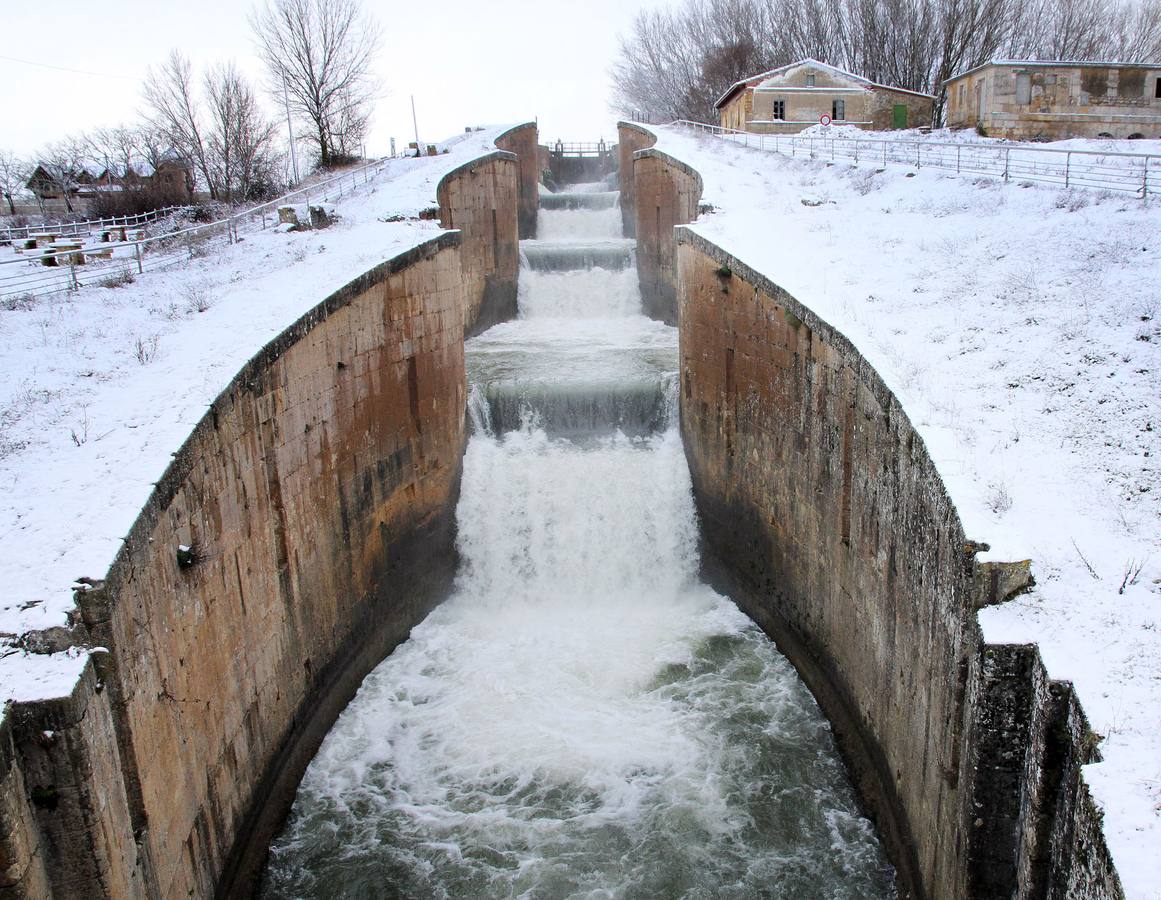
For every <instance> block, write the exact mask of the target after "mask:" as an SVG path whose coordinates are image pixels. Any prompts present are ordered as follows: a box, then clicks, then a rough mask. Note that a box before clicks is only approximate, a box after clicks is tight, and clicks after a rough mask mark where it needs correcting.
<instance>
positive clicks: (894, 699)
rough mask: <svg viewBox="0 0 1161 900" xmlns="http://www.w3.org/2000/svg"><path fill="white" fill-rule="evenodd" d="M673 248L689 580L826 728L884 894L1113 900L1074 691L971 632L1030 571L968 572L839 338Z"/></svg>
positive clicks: (900, 425) (951, 523)
mask: <svg viewBox="0 0 1161 900" xmlns="http://www.w3.org/2000/svg"><path fill="white" fill-rule="evenodd" d="M647 152H650V151H647ZM639 162H640V160H638V162H637V163H635V167H636V166H637V165H638V164H639ZM637 171H638V174H637V178H638V191H639V201H638V202H639V206H638V210H639V212H640V190H641V182H640V170H639V169H638V170H637ZM638 221H640V215H638ZM639 240H640V235H639ZM661 242H662V244H664V243H666V239H665V238H664V237H662V238H661ZM676 242H677V266H678V270H679V271H678V292H677V293H678V302H679V315H678V318H679V328H680V365H681V373H680V377H681V387H680V390H681V429H682V437H683V440H684V444H685V448H686V455H687V458H688V460H689V464H690V470H691V473H692V478H693V485H694V493H695V496H696V500H697V504H698V510H699V514H700V517H701V521H702V525H703V529H702V530H703V540H704V544H705V554H704V557H705V562H706V567H707V576H708V577H709V578H710V579H711V581H713V582H715V583H717V584H718V585H719V587H721V588H722V589H724V590H726V591H728V592H729V593H730V594H731V595H732V596H734V597H735V598H736V600H737V601H738V603H739V604H740V605H741V606H742V607H743V609H745V610H746V612H747V613H748V614H749V615H750V616H751V617H752V618H753V619H754V620H755V621H756V622H758V624H759V625H761V626H762V627H763V629H764V630H766V631H767V632H768V633H769V634H770V635H771V636H772V637H774V639H775V640H776V641H777V642H778V645H779V647H780V648H781V649H782V650H783V651H784V652H785V653H786V654H787V655H788V656H789V657H790V659H791V660H792V661H793V662H794V664H795V665H796V667H797V668H798V669H799V671H800V673H801V674H802V676H803V678H804V680H805V681H806V682H807V684H808V685H809V686H810V688H811V689H812V691H813V692H814V694H815V696H816V698H817V699H818V701H819V703H820V705H821V706H822V707H823V709H824V711H825V712H826V713H827V715H828V717H829V718H830V720H831V722H832V724H833V725H834V728H835V732H836V735H837V737H838V739H839V744H840V748H841V749H842V750H843V752H844V755H845V756H846V758H847V759H848V761H849V763H850V765H851V768H852V772H853V775H854V777H855V780H856V782H857V784H858V786H859V788H860V793H861V795H862V797H863V798H864V800H865V801H866V803H867V805H868V807H869V811H870V812H871V813H872V815H873V816H874V818H875V819H876V821H877V823H878V825H879V827H880V832H881V834H882V836H883V838H884V840H885V842H886V844H887V846H888V848H889V851H890V852H891V855H892V858H893V860H894V862H895V863H896V866H897V869H898V872H899V876H900V888H901V894H902V896H906V897H931V898H979V900H984V898H996V897H1021V898H1023V897H1028V898H1032V897H1037V898H1039V897H1049V898H1060V900H1064V898H1077V897H1093V898H1116V897H1120V896H1121V890H1120V886H1119V882H1118V880H1117V877H1116V873H1115V871H1114V870H1113V867H1112V864H1111V861H1110V858H1109V854H1108V851H1107V848H1106V846H1105V843H1104V839H1103V836H1102V834H1101V830H1100V816H1099V813H1098V812H1097V811H1096V810H1095V807H1094V805H1093V803H1092V801H1091V798H1090V796H1089V794H1088V790H1087V788H1086V787H1085V785H1084V783H1083V780H1082V779H1081V774H1080V767H1081V766H1082V765H1083V764H1085V763H1087V762H1091V761H1093V760H1094V759H1096V758H1097V757H1096V751H1095V742H1094V740H1093V736H1092V734H1091V733H1090V732H1089V730H1088V727H1087V724H1086V722H1085V720H1084V716H1083V713H1082V711H1081V710H1080V707H1079V705H1078V704H1077V702H1076V700H1075V698H1074V696H1073V694H1072V689H1071V685H1069V684H1067V683H1063V682H1053V681H1051V680H1050V679H1049V678H1048V677H1047V675H1046V673H1045V670H1044V667H1043V665H1042V663H1041V661H1040V658H1039V654H1038V653H1037V651H1036V648H1035V647H1025V646H991V645H986V644H984V643H983V641H982V639H981V636H980V630H979V628H978V625H977V622H976V615H975V613H976V610H977V609H978V608H979V607H980V606H982V605H984V604H986V603H994V602H999V601H1002V600H1003V599H1004V598H1005V597H1006V596H1008V595H1010V593H1011V592H1012V591H1014V590H1018V589H1020V588H1022V587H1024V586H1026V585H1027V584H1028V583H1029V575H1028V563H1027V561H1024V562H1022V563H1014V564H1005V563H984V564H981V563H977V561H976V559H975V554H976V553H977V552H978V551H979V549H981V545H979V544H975V543H973V542H972V541H970V540H968V539H967V536H966V535H965V534H964V533H963V528H962V526H961V524H960V521H959V517H958V515H957V513H956V510H955V507H954V505H953V504H952V502H951V500H950V498H949V497H948V495H947V492H946V490H945V488H944V486H943V483H942V481H941V479H940V477H939V474H938V472H937V471H936V470H935V467H934V465H933V463H932V461H931V459H930V457H929V456H928V454H927V451H926V449H925V447H924V445H923V441H922V439H921V438H920V437H919V435H918V434H917V433H916V431H915V430H914V428H913V427H912V426H911V423H910V422H909V421H908V419H907V416H906V414H905V413H904V411H903V409H902V408H901V407H900V405H899V402H898V400H897V399H896V398H895V397H894V395H893V394H892V393H891V392H890V391H889V390H888V389H887V387H886V385H885V384H884V383H883V382H882V380H881V379H880V377H879V376H878V374H877V373H876V372H875V370H874V369H873V368H872V367H871V366H870V365H869V364H868V363H867V361H866V360H865V359H864V358H863V357H862V355H861V354H860V353H859V352H858V350H857V349H856V348H855V347H854V346H853V345H852V344H851V343H850V342H849V341H848V340H847V339H846V338H845V337H844V336H843V335H842V334H841V333H839V332H838V331H836V330H835V329H834V328H832V327H831V326H830V325H829V324H828V323H826V322H824V321H823V320H821V319H820V318H819V317H818V316H816V315H815V314H814V313H813V312H812V311H811V310H810V309H809V308H808V307H806V306H804V305H803V304H802V303H800V302H798V301H797V300H796V299H795V298H793V297H791V296H790V295H788V294H787V293H786V292H785V291H783V290H782V289H781V288H779V287H778V286H777V285H776V284H774V283H773V282H771V281H770V280H769V279H767V278H766V277H764V276H762V275H761V274H759V273H757V272H754V271H753V270H751V269H749V268H748V267H746V266H745V265H743V264H742V263H741V262H739V261H738V260H737V259H735V258H734V257H733V256H731V255H730V254H729V253H728V252H726V251H725V250H723V249H722V248H721V247H718V246H717V245H715V244H713V243H711V242H710V241H708V240H707V239H705V238H703V237H701V236H699V235H698V234H696V233H694V232H693V231H692V230H690V229H688V228H678V229H677V232H676ZM638 252H639V254H640V253H642V251H641V250H640V249H639V251H638Z"/></svg>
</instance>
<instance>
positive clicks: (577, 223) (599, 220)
mask: <svg viewBox="0 0 1161 900" xmlns="http://www.w3.org/2000/svg"><path fill="white" fill-rule="evenodd" d="M572 187H573V186H570V188H569V189H570V190H571V189H572ZM621 233H622V232H621V208H620V207H619V206H610V207H608V208H607V209H541V210H538V211H537V214H536V239H537V240H538V241H586V240H588V241H591V240H600V239H602V238H618V239H619V238H620V237H621Z"/></svg>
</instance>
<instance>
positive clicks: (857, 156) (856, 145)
mask: <svg viewBox="0 0 1161 900" xmlns="http://www.w3.org/2000/svg"><path fill="white" fill-rule="evenodd" d="M852 143H853V144H854V145H855V165H856V166H857V165H858V164H859V142H858V141H852Z"/></svg>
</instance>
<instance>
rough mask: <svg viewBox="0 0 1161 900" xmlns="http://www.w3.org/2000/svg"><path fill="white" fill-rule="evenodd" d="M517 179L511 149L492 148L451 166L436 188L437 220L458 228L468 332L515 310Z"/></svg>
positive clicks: (475, 331)
mask: <svg viewBox="0 0 1161 900" xmlns="http://www.w3.org/2000/svg"><path fill="white" fill-rule="evenodd" d="M520 180H521V167H520V165H519V161H518V158H517V156H516V154H515V153H509V152H507V151H505V150H496V151H495V152H493V153H488V154H486V155H484V156H481V157H478V158H476V159H473V160H472V161H471V162H467V163H465V164H464V165H462V166H460V167H459V168H456V169H452V171H450V172H448V173H447V174H446V175H444V176H443V178H442V179H440V182H439V185H438V186H437V187H436V199H437V200H438V202H439V220H440V224H442V225H443V227H444V228H456V229H459V231H461V232H462V233H463V240H462V244H461V250H460V254H461V258H462V272H463V279H464V287H465V290H466V292H467V293H466V301H467V307H466V309H465V313H464V333H465V335H467V336H469V337H471V336H472V335H476V334H479V333H480V332H482V331H486V330H487V329H489V328H491V327H492V326H493V325H495V324H496V323H497V322H503V321H505V320H507V319H511V318H514V317H515V315H516V277H517V271H518V270H519V268H520V239H519V237H518V231H519V228H518V224H517V222H518V218H519V215H518V210H519V194H520Z"/></svg>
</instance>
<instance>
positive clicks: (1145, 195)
mask: <svg viewBox="0 0 1161 900" xmlns="http://www.w3.org/2000/svg"><path fill="white" fill-rule="evenodd" d="M1141 200H1142V202H1147V201H1148V200H1149V157H1147V156H1146V157H1145V172H1144V174H1143V175H1142V177H1141Z"/></svg>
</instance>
